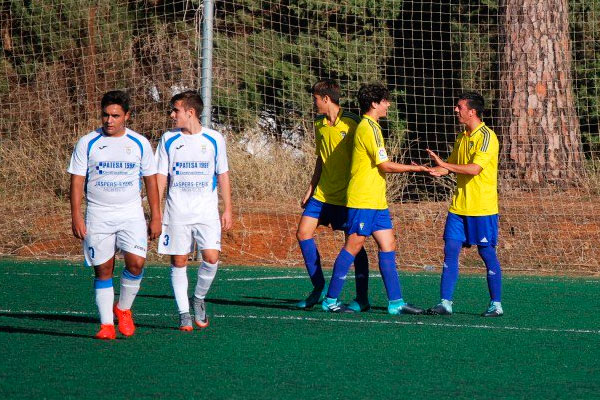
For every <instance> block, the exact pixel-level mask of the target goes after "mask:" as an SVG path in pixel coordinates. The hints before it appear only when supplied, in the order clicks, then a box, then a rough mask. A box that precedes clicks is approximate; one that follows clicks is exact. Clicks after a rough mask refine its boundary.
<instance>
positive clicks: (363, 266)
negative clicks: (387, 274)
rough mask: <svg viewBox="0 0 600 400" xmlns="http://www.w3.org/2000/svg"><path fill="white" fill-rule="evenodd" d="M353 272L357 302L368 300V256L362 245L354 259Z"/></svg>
mask: <svg viewBox="0 0 600 400" xmlns="http://www.w3.org/2000/svg"><path fill="white" fill-rule="evenodd" d="M354 274H355V277H356V299H357V300H358V301H359V302H366V301H368V300H369V257H368V256H367V252H366V251H365V248H364V247H363V248H362V249H360V251H359V252H358V254H357V255H356V258H355V259H354Z"/></svg>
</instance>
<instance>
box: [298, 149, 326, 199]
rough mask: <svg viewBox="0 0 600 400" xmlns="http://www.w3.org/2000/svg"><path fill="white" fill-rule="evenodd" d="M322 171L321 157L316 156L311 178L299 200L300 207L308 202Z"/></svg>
mask: <svg viewBox="0 0 600 400" xmlns="http://www.w3.org/2000/svg"><path fill="white" fill-rule="evenodd" d="M322 171H323V160H322V159H321V157H317V161H315V169H314V171H313V175H312V178H311V179H310V183H309V185H308V189H307V190H306V193H305V194H304V197H303V198H302V201H301V202H300V206H301V207H302V208H304V207H306V203H308V200H310V198H311V197H312V195H313V194H314V192H315V188H316V187H317V184H318V183H319V179H321V172H322Z"/></svg>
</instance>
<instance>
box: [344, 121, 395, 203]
mask: <svg viewBox="0 0 600 400" xmlns="http://www.w3.org/2000/svg"><path fill="white" fill-rule="evenodd" d="M385 161H389V159H388V156H387V152H386V151H385V146H384V141H383V135H382V133H381V126H379V124H378V123H377V121H375V120H374V119H373V118H371V117H369V116H368V115H363V118H362V120H361V121H360V123H359V124H358V126H357V127H356V133H355V134H354V148H353V150H352V167H351V169H350V183H349V184H348V204H347V205H348V207H350V208H368V209H374V210H385V209H386V208H388V205H387V199H386V183H385V173H384V172H381V171H380V170H379V168H377V166H378V165H379V164H381V163H382V162H385Z"/></svg>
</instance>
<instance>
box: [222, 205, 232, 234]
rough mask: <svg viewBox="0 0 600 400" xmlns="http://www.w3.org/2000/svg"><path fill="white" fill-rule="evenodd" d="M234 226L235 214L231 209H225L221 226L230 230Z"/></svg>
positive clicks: (225, 229)
mask: <svg viewBox="0 0 600 400" xmlns="http://www.w3.org/2000/svg"><path fill="white" fill-rule="evenodd" d="M232 226H233V215H232V213H231V210H226V211H223V215H221V228H222V229H223V230H224V231H228V230H230V229H231V227H232Z"/></svg>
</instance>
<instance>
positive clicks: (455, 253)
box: [440, 239, 462, 300]
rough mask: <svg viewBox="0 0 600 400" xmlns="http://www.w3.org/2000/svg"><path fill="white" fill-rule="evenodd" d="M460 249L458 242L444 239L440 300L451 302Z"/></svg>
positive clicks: (459, 242) (460, 245)
mask: <svg viewBox="0 0 600 400" xmlns="http://www.w3.org/2000/svg"><path fill="white" fill-rule="evenodd" d="M460 249H462V242H461V241H460V240H452V239H446V244H445V245H444V268H443V269H442V280H441V283H440V298H441V299H444V300H452V297H453V296H454V288H455V287H456V281H457V280H458V257H459V256H460Z"/></svg>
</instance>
